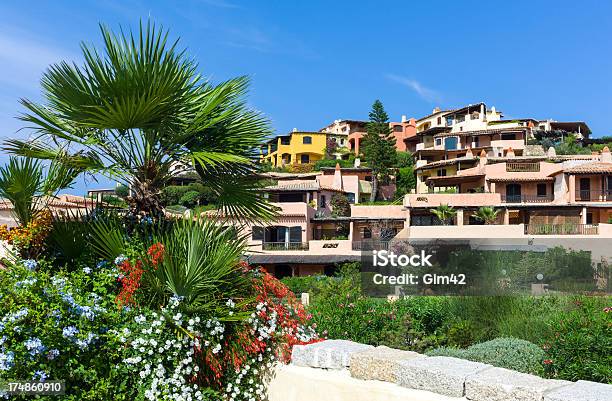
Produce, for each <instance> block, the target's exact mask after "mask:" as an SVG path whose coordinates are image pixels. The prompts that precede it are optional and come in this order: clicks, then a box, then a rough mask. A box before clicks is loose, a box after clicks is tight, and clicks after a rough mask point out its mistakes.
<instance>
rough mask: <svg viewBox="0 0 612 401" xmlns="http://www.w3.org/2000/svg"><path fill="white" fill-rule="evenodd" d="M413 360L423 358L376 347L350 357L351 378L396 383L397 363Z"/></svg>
mask: <svg viewBox="0 0 612 401" xmlns="http://www.w3.org/2000/svg"><path fill="white" fill-rule="evenodd" d="M414 358H425V356H424V355H421V354H419V353H417V352H412V351H402V350H398V349H393V348H389V347H384V346H381V347H376V348H374V349H370V350H367V351H363V352H357V353H354V354H352V355H351V360H350V371H351V376H352V377H354V378H356V379H361V380H382V381H387V382H391V383H395V382H396V381H397V377H396V372H397V369H398V363H399V362H401V361H409V360H411V359H414Z"/></svg>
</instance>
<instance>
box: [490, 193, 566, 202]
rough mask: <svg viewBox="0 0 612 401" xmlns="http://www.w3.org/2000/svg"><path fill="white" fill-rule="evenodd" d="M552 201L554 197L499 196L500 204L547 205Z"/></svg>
mask: <svg viewBox="0 0 612 401" xmlns="http://www.w3.org/2000/svg"><path fill="white" fill-rule="evenodd" d="M553 200H554V196H553V195H552V194H550V195H544V196H538V195H503V194H502V195H501V201H502V203H548V202H552V201H553Z"/></svg>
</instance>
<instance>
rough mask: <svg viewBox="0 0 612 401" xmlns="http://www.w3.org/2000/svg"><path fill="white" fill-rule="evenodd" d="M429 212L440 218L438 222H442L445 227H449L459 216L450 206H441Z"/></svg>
mask: <svg viewBox="0 0 612 401" xmlns="http://www.w3.org/2000/svg"><path fill="white" fill-rule="evenodd" d="M429 211H430V212H431V213H433V214H434V215H435V216H436V217H437V218H438V220H440V221H441V222H442V225H444V226H447V225H449V223H450V222H451V220H452V218H453V217H455V215H456V214H457V211H456V210H455V209H454V208H453V207H452V206H449V205H448V204H446V205H444V204H443V205H440V206H438V207H437V208H435V209H430V210H429Z"/></svg>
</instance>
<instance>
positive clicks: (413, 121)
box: [408, 117, 416, 127]
mask: <svg viewBox="0 0 612 401" xmlns="http://www.w3.org/2000/svg"><path fill="white" fill-rule="evenodd" d="M408 124H410V125H411V126H413V127H416V119H415V118H414V117H410V121H408Z"/></svg>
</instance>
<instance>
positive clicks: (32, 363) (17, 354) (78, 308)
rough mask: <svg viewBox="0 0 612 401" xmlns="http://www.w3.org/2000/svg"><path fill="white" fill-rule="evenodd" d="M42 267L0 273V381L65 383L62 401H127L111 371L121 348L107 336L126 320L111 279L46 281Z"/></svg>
mask: <svg viewBox="0 0 612 401" xmlns="http://www.w3.org/2000/svg"><path fill="white" fill-rule="evenodd" d="M44 264H45V263H44V262H36V261H33V260H27V261H23V262H22V263H20V264H18V265H15V266H12V267H11V268H10V269H4V270H3V269H0V380H2V379H20V380H46V379H58V380H60V379H61V380H65V381H66V387H67V394H66V396H65V398H64V399H67V400H98V399H115V400H122V399H126V400H127V399H132V395H133V394H131V392H130V388H131V386H129V385H128V384H127V383H128V381H129V378H128V377H126V376H125V375H122V374H121V370H118V369H116V368H115V366H116V365H117V364H118V363H120V361H121V348H122V346H121V343H120V342H119V341H118V340H117V338H116V337H115V336H113V335H111V334H109V330H110V329H111V328H113V327H120V326H121V325H123V324H124V322H125V321H126V320H127V319H128V317H129V316H130V312H129V311H128V310H125V309H123V310H119V309H117V308H116V306H115V304H114V292H115V288H116V277H117V274H116V272H115V271H113V270H112V269H109V268H104V267H102V266H100V267H83V268H82V269H80V270H78V271H74V272H71V273H63V272H58V273H55V274H49V273H47V272H45V271H42V269H41V266H40V265H44ZM47 267H48V266H47Z"/></svg>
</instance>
